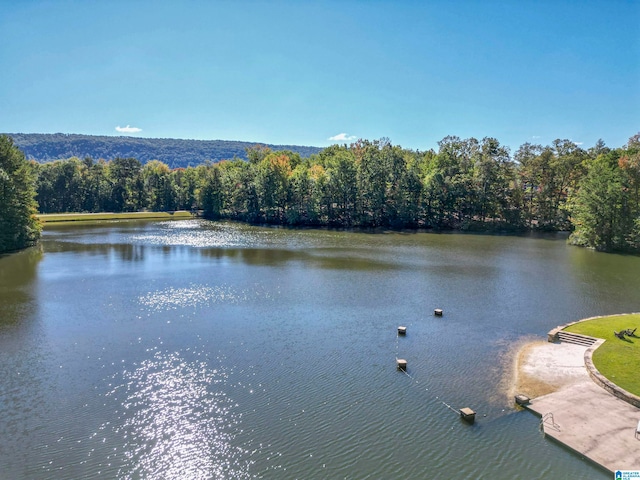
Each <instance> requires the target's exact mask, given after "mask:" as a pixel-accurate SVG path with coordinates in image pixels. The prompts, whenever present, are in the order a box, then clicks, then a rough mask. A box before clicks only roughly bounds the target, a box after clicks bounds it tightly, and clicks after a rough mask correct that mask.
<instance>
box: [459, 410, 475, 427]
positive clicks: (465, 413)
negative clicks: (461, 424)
mask: <svg viewBox="0 0 640 480" xmlns="http://www.w3.org/2000/svg"><path fill="white" fill-rule="evenodd" d="M460 416H461V417H462V419H463V420H464V421H466V422H469V423H473V422H475V421H476V412H474V411H473V410H471V409H470V408H469V407H465V408H461V409H460Z"/></svg>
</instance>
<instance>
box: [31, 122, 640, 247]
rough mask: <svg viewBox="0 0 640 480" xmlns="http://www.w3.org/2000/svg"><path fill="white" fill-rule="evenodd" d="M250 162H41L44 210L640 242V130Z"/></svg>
mask: <svg viewBox="0 0 640 480" xmlns="http://www.w3.org/2000/svg"><path fill="white" fill-rule="evenodd" d="M246 156H247V158H248V161H245V160H241V159H234V160H227V161H221V162H218V163H205V164H202V165H199V166H197V167H188V168H178V169H170V168H169V167H168V166H167V165H166V164H164V163H163V162H160V161H157V160H156V161H151V162H148V163H146V164H145V165H142V164H141V163H140V162H139V161H138V160H137V159H135V158H116V159H114V160H111V161H104V160H98V161H94V160H93V159H91V158H84V159H78V158H70V159H68V160H63V161H55V162H50V163H45V164H35V163H33V164H32V168H33V169H34V170H35V172H36V174H37V183H36V188H37V201H38V204H39V205H40V211H41V212H44V213H53V212H78V211H84V212H100V211H114V212H120V211H136V210H142V209H149V210H177V209H197V210H200V211H202V212H203V214H204V216H205V217H207V218H212V219H220V218H225V219H233V220H238V221H243V222H250V223H266V224H278V225H290V226H332V227H347V228H353V227H364V228H368V227H387V228H434V229H453V230H474V231H525V230H545V231H558V230H565V231H572V235H571V241H572V242H573V243H575V244H579V245H584V246H589V247H594V248H597V249H600V250H607V251H614V250H620V251H638V250H639V247H640V134H637V135H635V136H634V137H632V138H631V139H629V142H628V144H627V145H625V146H624V147H621V148H616V149H610V148H608V147H606V146H605V145H604V143H603V142H602V141H598V143H597V144H596V145H595V146H594V147H592V148H589V149H582V148H581V147H580V146H578V145H577V144H575V143H574V142H572V141H569V140H555V141H553V142H552V143H551V145H546V146H542V145H534V144H530V143H525V144H524V145H522V146H520V148H518V150H517V151H516V152H515V154H513V155H511V154H510V152H509V150H508V148H506V147H504V146H503V145H501V144H500V143H499V141H498V140H496V139H495V138H490V137H487V138H483V139H482V140H477V139H475V138H468V139H461V138H459V137H455V136H448V137H445V138H444V139H442V140H441V141H440V142H438V151H437V152H436V151H434V150H428V151H424V152H421V151H415V150H408V149H403V148H401V147H400V146H397V145H392V144H391V142H389V140H387V139H384V138H383V139H380V140H375V141H369V140H359V141H357V142H355V143H353V144H351V145H346V144H345V145H333V146H331V147H328V148H325V149H324V150H321V151H320V152H319V153H317V154H313V155H311V156H310V157H308V158H303V157H301V155H300V154H299V153H297V152H293V151H291V150H280V151H273V150H271V149H270V148H268V147H260V146H258V147H252V148H248V149H247V152H246Z"/></svg>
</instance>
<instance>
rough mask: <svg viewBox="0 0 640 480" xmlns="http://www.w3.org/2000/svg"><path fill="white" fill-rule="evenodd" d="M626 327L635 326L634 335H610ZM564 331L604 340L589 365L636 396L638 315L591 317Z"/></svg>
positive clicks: (639, 377)
mask: <svg viewBox="0 0 640 480" xmlns="http://www.w3.org/2000/svg"><path fill="white" fill-rule="evenodd" d="M628 328H630V329H634V328H638V330H636V332H635V336H632V337H625V339H624V340H621V339H619V338H617V337H616V336H615V335H614V334H613V332H614V330H615V331H616V332H620V331H621V330H626V329H628ZM564 330H565V331H567V332H571V333H580V334H582V335H589V336H591V337H597V338H603V339H605V340H606V342H604V343H603V344H602V345H601V346H600V347H599V348H597V349H596V350H595V352H594V353H593V364H594V365H595V367H596V368H597V369H598V371H599V372H600V373H601V374H602V375H604V376H605V377H607V378H608V379H609V380H611V381H612V382H613V383H615V384H616V385H618V386H619V387H621V388H623V389H625V390H626V391H627V392H630V393H633V394H634V395H638V396H640V314H630V315H615V316H611V317H602V318H594V319H592V320H586V321H584V322H579V323H576V324H575V325H570V326H568V327H566V328H565V329H564Z"/></svg>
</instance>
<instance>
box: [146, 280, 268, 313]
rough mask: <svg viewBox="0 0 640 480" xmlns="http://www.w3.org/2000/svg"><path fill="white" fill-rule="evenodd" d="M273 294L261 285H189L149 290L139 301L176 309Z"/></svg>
mask: <svg viewBox="0 0 640 480" xmlns="http://www.w3.org/2000/svg"><path fill="white" fill-rule="evenodd" d="M270 295H271V294H270V293H269V291H268V290H266V289H265V288H262V287H261V286H260V285H254V286H252V287H251V288H250V289H238V288H236V287H233V286H230V285H216V286H207V285H195V284H192V285H189V286H188V287H182V288H176V287H168V288H165V289H163V290H158V291H155V292H149V293H148V294H146V295H143V296H141V297H139V299H138V301H139V302H140V303H141V304H142V305H144V306H145V307H147V308H149V309H150V310H152V311H162V310H175V309H177V308H184V307H197V306H199V307H209V306H211V305H214V304H220V303H225V304H231V305H237V304H240V303H244V302H246V301H248V300H250V299H254V298H262V299H267V298H269V296H270Z"/></svg>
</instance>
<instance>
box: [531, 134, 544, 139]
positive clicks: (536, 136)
mask: <svg viewBox="0 0 640 480" xmlns="http://www.w3.org/2000/svg"><path fill="white" fill-rule="evenodd" d="M531 138H533V139H534V140H537V139H539V138H542V137H540V135H532V136H531Z"/></svg>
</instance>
